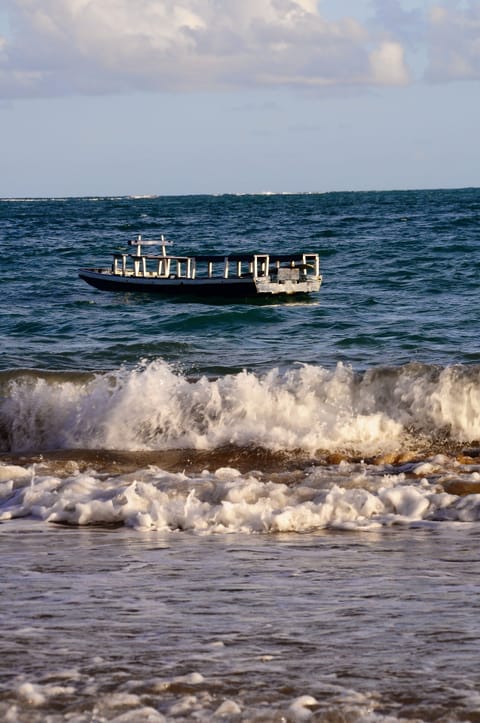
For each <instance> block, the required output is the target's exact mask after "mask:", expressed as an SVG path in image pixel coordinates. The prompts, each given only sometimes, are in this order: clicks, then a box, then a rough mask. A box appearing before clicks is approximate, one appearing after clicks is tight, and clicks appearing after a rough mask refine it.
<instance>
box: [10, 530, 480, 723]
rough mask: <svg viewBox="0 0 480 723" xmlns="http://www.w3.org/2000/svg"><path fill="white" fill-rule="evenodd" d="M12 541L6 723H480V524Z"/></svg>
mask: <svg viewBox="0 0 480 723" xmlns="http://www.w3.org/2000/svg"><path fill="white" fill-rule="evenodd" d="M0 535H1V538H2V540H1V544H2V550H3V551H4V555H3V556H2V563H1V565H2V580H3V583H2V606H3V609H4V610H6V611H8V616H9V618H11V622H10V625H9V627H8V629H5V628H3V638H4V641H3V645H2V648H3V651H4V652H3V654H2V658H1V663H0V666H1V669H2V680H3V686H2V687H3V691H2V698H1V701H0V707H1V709H2V714H3V716H4V719H6V720H14V719H15V718H16V717H18V718H19V719H21V720H25V721H27V720H40V719H42V720H47V719H48V720H50V721H56V720H64V719H68V720H74V721H84V720H85V721H86V720H132V721H133V720H161V719H162V718H161V716H165V717H166V719H168V720H212V719H223V720H248V721H254V720H258V721H267V720H268V721H269V720H272V721H273V720H277V721H281V720H303V719H305V718H304V717H303V713H302V711H303V712H304V713H305V715H306V714H307V713H306V712H307V711H311V713H312V718H311V719H312V720H319V721H324V720H325V721H334V720H335V721H336V720H388V719H389V717H394V718H395V719H396V720H401V719H408V720H412V719H413V720H431V721H434V720H474V719H476V717H477V716H478V711H479V703H480V700H479V694H478V690H479V688H478V686H479V684H480V679H479V673H478V635H479V622H478V620H479V602H478V601H479V599H480V598H479V593H480V589H479V586H480V583H479V579H480V577H479V573H480V569H479V565H480V563H479V561H478V555H477V554H476V552H475V550H476V548H477V547H478V543H479V539H478V537H479V533H478V526H474V525H463V526H461V527H458V526H454V525H447V526H446V525H443V526H438V527H436V528H435V529H427V530H424V529H416V530H414V531H413V532H412V530H404V529H390V530H388V532H386V533H385V532H382V533H381V534H378V533H374V532H370V533H363V534H359V533H351V532H342V533H336V534H333V533H328V534H320V533H319V534H315V535H304V536H299V535H275V536H273V537H272V536H260V537H255V538H251V537H249V536H245V535H237V534H234V535H229V536H227V537H225V536H222V535H220V536H218V535H217V536H213V537H212V536H192V535H190V534H187V535H185V534H174V535H172V534H159V533H143V534H141V535H139V534H138V533H135V532H134V531H132V530H128V529H126V528H119V529H115V530H104V529H94V528H93V529H92V528H82V529H74V530H65V529H64V528H61V527H60V528H59V527H53V528H52V527H51V528H48V529H47V528H45V527H43V526H41V525H39V524H35V523H32V522H31V521H30V522H29V521H28V520H27V521H19V522H16V523H15V524H14V525H13V526H11V527H10V526H9V527H8V528H7V527H5V526H3V527H2V528H0ZM7 550H8V554H7V555H6V554H5V551H7ZM13 610H15V615H13V614H12V613H13ZM303 696H309V698H306V699H304V700H305V701H306V703H308V705H306V706H305V708H303V706H302V704H301V703H302V697H303ZM299 699H300V700H299ZM146 709H150V712H149V713H147V710H146ZM153 711H155V713H154V712H153ZM222 711H223V714H222Z"/></svg>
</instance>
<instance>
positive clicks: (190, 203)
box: [0, 189, 480, 723]
mask: <svg viewBox="0 0 480 723" xmlns="http://www.w3.org/2000/svg"><path fill="white" fill-rule="evenodd" d="M139 233H141V234H143V235H144V236H145V237H158V236H159V235H160V234H162V233H163V234H165V236H166V237H167V238H169V239H170V240H171V241H172V242H173V243H174V252H175V253H178V254H182V253H185V254H190V253H207V252H215V253H225V252H228V251H260V252H269V251H271V252H288V251H294V252H298V251H307V252H308V251H310V252H317V251H318V252H319V253H320V254H321V266H322V268H321V271H322V274H323V279H324V282H323V286H322V289H321V291H320V292H319V293H318V294H315V295H312V296H311V297H310V298H309V299H307V300H305V299H302V300H301V301H299V300H296V299H290V300H288V301H287V302H284V301H282V302H279V301H278V300H272V299H270V300H266V301H265V300H260V301H258V300H253V301H243V302H235V303H231V302H230V301H228V300H223V301H222V300H220V301H219V300H216V301H215V302H213V301H212V300H208V299H205V300H198V299H197V300H195V299H181V300H180V299H173V298H171V299H169V298H159V297H149V296H148V295H138V296H137V295H135V294H124V293H119V294H115V293H107V292H101V291H96V290H94V289H93V288H92V287H90V286H88V285H87V284H85V283H84V282H82V281H81V280H80V279H79V278H78V275H77V274H78V269H79V268H80V267H84V266H87V267H88V266H107V265H109V264H110V262H111V253H112V252H114V251H117V250H123V249H124V248H125V246H126V243H127V241H128V240H129V239H131V238H132V237H133V236H136V235H137V234H139ZM479 236H480V189H463V190H435V191H405V192H378V193H377V192H370V193H332V194H311V195H310V194H305V195H266V196H248V195H245V196H231V195H225V196H215V197H214V196H197V197H191V196H185V197H154V198H81V199H73V198H66V199H28V200H27V199H26V200H0V248H1V256H0V258H1V261H0V264H1V277H2V286H1V290H2V302H3V303H2V305H1V307H0V340H1V344H0V543H1V547H2V555H1V556H0V577H1V579H2V625H1V626H0V636H1V638H2V651H3V655H2V656H1V659H0V718H2V719H5V720H8V721H25V723H27V722H28V723H31V722H32V721H35V722H36V721H39V720H48V721H50V722H51V723H57V722H60V721H67V720H68V721H74V722H75V723H84V721H117V723H120V721H121V722H122V723H127V722H130V721H135V722H136V721H140V720H145V721H146V720H148V721H152V722H153V721H154V722H155V723H165V721H191V720H197V721H210V720H223V721H225V720H228V721H249V722H251V721H258V723H260V722H262V723H265V721H288V722H289V723H296V722H297V721H304V720H312V721H323V722H326V721H332V722H333V721H375V722H376V721H392V720H399V721H402V720H403V721H404V720H417V721H467V720H468V721H470V720H471V721H474V720H478V719H479V716H480V703H479V700H480V698H479V690H480V678H479V675H478V660H477V659H478V639H479V636H480V626H479V623H478V620H479V615H478V613H479V610H478V600H479V595H480V585H479V580H480V567H479V562H478V554H477V552H476V551H477V548H478V536H479V522H480V342H479V334H478V329H479V322H480V318H479V314H480V311H479V304H478V279H479V271H480V245H479Z"/></svg>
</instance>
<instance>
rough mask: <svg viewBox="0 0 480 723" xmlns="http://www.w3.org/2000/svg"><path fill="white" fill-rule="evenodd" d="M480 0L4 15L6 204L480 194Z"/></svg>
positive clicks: (156, 5) (54, 5)
mask: <svg viewBox="0 0 480 723" xmlns="http://www.w3.org/2000/svg"><path fill="white" fill-rule="evenodd" d="M479 128H480V0H318V1H317V0H0V197H7V198H8V197H23V198H25V197H52V196H60V197H64V196H97V195H102V196H103V195H107V196H109V195H112V196H116V195H144V194H159V195H172V194H198V193H263V192H280V193H282V192H287V193H296V192H326V191H349V190H389V189H405V188H461V187H468V186H480V142H479V138H478V136H479Z"/></svg>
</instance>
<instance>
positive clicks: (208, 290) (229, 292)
mask: <svg viewBox="0 0 480 723" xmlns="http://www.w3.org/2000/svg"><path fill="white" fill-rule="evenodd" d="M79 277H80V278H81V279H83V281H86V282H87V284H90V285H91V286H94V287H95V288H96V289H100V290H101V291H123V292H136V293H137V292H143V293H147V294H165V295H171V296H176V295H193V296H222V297H227V298H229V297H247V296H259V295H261V296H265V295H278V294H282V295H284V294H287V295H290V294H298V293H310V292H311V291H318V288H319V285H318V288H316V287H315V288H314V287H313V286H312V284H311V283H307V282H305V283H299V284H295V285H292V284H279V283H268V282H262V283H259V284H256V283H255V281H254V280H253V279H252V278H228V279H222V278H195V279H189V278H161V279H159V278H142V277H133V276H131V277H123V276H119V275H115V274H112V273H109V272H106V271H103V270H95V269H82V270H81V271H80V272H79Z"/></svg>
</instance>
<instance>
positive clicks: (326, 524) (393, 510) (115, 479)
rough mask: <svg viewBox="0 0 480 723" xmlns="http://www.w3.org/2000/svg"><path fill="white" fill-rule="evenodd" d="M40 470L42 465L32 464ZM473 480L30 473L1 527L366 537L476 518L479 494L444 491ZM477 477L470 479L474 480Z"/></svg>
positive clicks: (456, 469) (1, 514)
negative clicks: (35, 524) (22, 524)
mask: <svg viewBox="0 0 480 723" xmlns="http://www.w3.org/2000/svg"><path fill="white" fill-rule="evenodd" d="M40 467H41V465H40ZM452 475H455V476H456V477H458V476H459V475H463V477H464V478H465V480H467V481H468V479H469V478H470V477H472V475H473V476H475V475H476V473H475V472H471V471H469V468H468V466H463V467H462V466H460V465H459V464H458V463H455V462H454V461H453V460H447V461H445V464H444V467H443V469H442V477H441V478H440V477H439V475H438V474H434V475H432V477H430V478H427V477H421V478H418V477H415V476H412V477H411V476H406V474H405V473H403V472H400V473H397V474H391V473H387V472H386V471H385V470H379V468H378V466H376V465H363V464H356V465H353V464H347V463H344V464H340V465H334V466H327V467H321V466H314V467H311V468H308V469H306V470H303V471H302V472H300V471H298V474H296V476H295V481H292V479H290V480H288V479H287V478H286V477H285V475H276V474H272V475H267V474H266V473H262V472H259V471H257V472H255V471H252V472H250V473H247V474H242V473H241V472H240V471H239V470H236V469H232V468H223V469H218V470H216V471H209V470H204V472H202V473H201V474H196V475H191V476H187V475H185V474H184V473H169V472H166V471H165V470H162V469H159V468H157V467H154V466H151V467H148V468H146V469H139V470H137V471H136V472H135V473H128V474H119V475H115V476H112V477H105V475H103V474H99V473H96V472H95V471H94V470H90V471H89V472H85V473H77V474H74V475H71V476H68V477H65V478H61V477H59V476H55V475H51V474H42V470H41V469H37V470H31V480H30V481H27V479H26V477H25V478H24V481H23V482H22V483H20V482H19V480H18V478H17V480H16V486H15V487H12V486H9V485H8V484H7V483H4V484H3V485H2V487H1V488H0V521H2V520H3V521H6V520H11V519H14V518H19V517H30V518H34V519H38V520H43V521H45V522H56V523H62V524H69V525H80V526H83V525H125V526H128V527H131V528H134V529H138V530H157V531H161V532H174V531H176V532H179V531H187V532H191V533H197V534H211V533H217V534H218V533H220V534H224V533H232V532H237V533H238V532H241V533H246V534H259V533H261V534H264V533H288V532H296V533H311V532H315V531H317V530H322V529H349V530H351V529H358V530H375V529H379V528H381V527H389V526H391V525H406V526H410V525H418V524H425V525H432V524H441V523H443V522H477V521H479V520H480V494H466V495H464V496H458V495H455V494H450V493H449V492H448V491H446V489H445V480H448V478H449V476H452ZM477 476H478V475H477Z"/></svg>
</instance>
